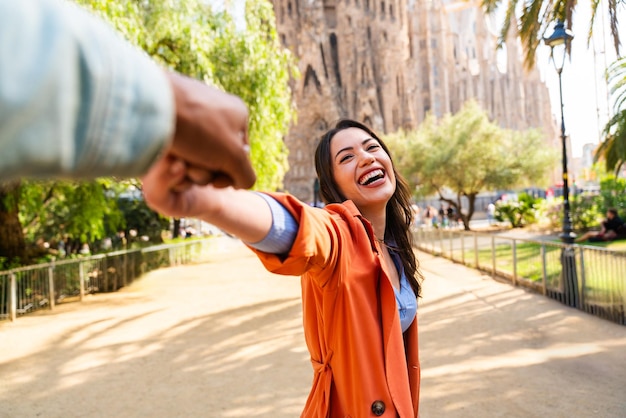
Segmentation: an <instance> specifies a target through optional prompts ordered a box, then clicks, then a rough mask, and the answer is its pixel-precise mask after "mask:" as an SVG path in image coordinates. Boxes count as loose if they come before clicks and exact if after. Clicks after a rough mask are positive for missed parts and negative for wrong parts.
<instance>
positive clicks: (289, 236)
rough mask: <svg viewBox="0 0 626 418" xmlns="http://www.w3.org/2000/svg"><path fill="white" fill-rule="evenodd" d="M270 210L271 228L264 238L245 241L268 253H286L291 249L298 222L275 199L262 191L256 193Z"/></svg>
mask: <svg viewBox="0 0 626 418" xmlns="http://www.w3.org/2000/svg"><path fill="white" fill-rule="evenodd" d="M258 194H259V196H261V197H262V198H263V199H265V201H266V202H267V204H268V205H269V206H270V210H271V211H272V228H271V229H270V231H269V232H268V233H267V235H266V236H265V238H263V239H262V240H261V241H259V242H257V243H253V244H251V243H247V244H248V245H249V246H250V247H252V248H255V249H257V250H259V251H263V252H264V253H269V254H287V253H289V250H291V246H292V245H293V242H294V240H295V239H296V234H297V233H298V227H299V225H298V223H297V222H296V220H295V218H294V217H293V215H292V214H291V213H289V211H288V210H287V209H285V207H284V206H283V205H281V204H280V203H278V202H277V201H276V199H274V198H272V197H271V196H268V195H266V194H264V193H258Z"/></svg>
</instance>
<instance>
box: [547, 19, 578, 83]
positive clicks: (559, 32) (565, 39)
mask: <svg viewBox="0 0 626 418" xmlns="http://www.w3.org/2000/svg"><path fill="white" fill-rule="evenodd" d="M572 39H574V34H573V33H572V31H570V30H569V29H565V25H564V24H563V22H562V21H561V20H559V21H557V22H556V25H554V32H552V35H550V36H549V37H547V38H543V41H544V42H545V44H546V45H548V46H549V47H550V58H552V62H553V63H554V68H556V71H557V72H558V73H559V74H560V73H561V71H562V70H563V65H564V64H565V54H566V52H567V49H568V48H569V44H570V42H571V41H572Z"/></svg>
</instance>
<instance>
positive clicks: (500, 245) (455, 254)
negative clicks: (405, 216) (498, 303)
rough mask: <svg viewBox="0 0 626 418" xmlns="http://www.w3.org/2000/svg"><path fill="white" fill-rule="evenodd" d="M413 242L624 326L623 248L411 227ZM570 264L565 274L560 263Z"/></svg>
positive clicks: (625, 264) (625, 277)
mask: <svg viewBox="0 0 626 418" xmlns="http://www.w3.org/2000/svg"><path fill="white" fill-rule="evenodd" d="M414 241H415V247H416V248H418V249H420V250H423V251H426V252H430V253H432V254H435V255H439V256H442V257H445V258H448V259H451V260H452V261H455V262H458V263H462V264H465V265H467V266H469V267H473V268H475V269H478V270H482V271H485V272H488V273H490V274H492V275H494V276H499V277H502V278H505V279H508V280H510V281H511V283H512V284H513V285H516V286H518V285H519V286H524V287H527V288H530V289H532V290H534V291H536V292H539V293H542V294H543V295H545V296H547V297H550V298H552V299H556V300H558V301H560V302H562V303H564V304H566V305H568V306H572V307H576V308H578V309H580V310H583V311H585V312H588V313H590V314H592V315H596V316H599V317H601V318H604V319H608V320H610V321H613V322H617V323H618V324H622V325H626V313H625V307H626V251H614V250H608V249H605V248H598V247H591V246H584V245H566V244H563V243H559V242H551V241H540V240H530V239H523V238H513V237H507V236H500V235H496V234H490V233H485V232H476V231H464V230H454V229H416V230H415V231H414ZM567 262H570V263H573V264H574V266H573V267H572V268H571V269H570V271H569V272H568V274H564V269H563V266H564V265H566V264H565V263H567Z"/></svg>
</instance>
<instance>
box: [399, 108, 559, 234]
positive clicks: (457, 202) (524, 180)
mask: <svg viewBox="0 0 626 418" xmlns="http://www.w3.org/2000/svg"><path fill="white" fill-rule="evenodd" d="M387 139H388V140H389V141H390V147H391V149H392V150H393V154H394V155H395V156H398V157H399V158H398V161H397V165H398V168H399V170H400V171H401V172H402V173H403V175H404V176H405V177H406V178H407V179H408V180H409V182H410V183H412V185H414V186H416V187H418V188H419V189H420V193H421V194H424V195H428V194H432V193H436V194H438V195H439V198H440V199H441V200H444V201H446V202H447V203H448V204H450V205H451V206H453V207H455V208H456V212H457V213H458V214H460V216H461V217H462V220H463V223H464V224H465V228H466V229H469V221H470V220H471V218H472V215H473V214H474V202H475V198H476V196H477V195H478V194H479V193H480V192H482V191H493V190H499V189H509V188H512V187H521V186H524V185H537V184H542V183H544V182H545V180H546V174H547V172H548V171H549V170H550V168H551V167H553V166H554V163H555V162H556V161H557V156H556V150H553V149H551V148H550V147H546V144H545V139H544V137H543V136H542V134H541V133H540V132H539V131H537V130H528V131H513V130H507V129H503V128H500V127H499V126H498V125H497V124H496V123H494V122H491V121H489V118H488V115H487V113H486V112H485V111H484V110H482V109H481V108H480V106H479V105H478V104H477V103H476V102H475V101H468V102H467V103H466V104H465V105H464V106H463V108H462V109H461V110H460V111H459V112H458V113H456V114H454V115H450V114H448V115H446V116H444V117H443V118H441V119H437V118H435V117H434V116H432V115H429V116H427V118H426V120H425V121H424V122H423V123H422V124H421V125H420V127H419V128H418V129H417V130H416V131H411V132H398V133H396V134H392V135H390V136H389V137H388V138H387ZM446 191H451V192H453V193H454V194H455V195H456V198H455V199H451V198H450V197H449V195H448V194H447V193H446ZM463 197H464V198H466V199H467V202H468V204H469V209H468V210H467V211H466V212H465V213H464V212H462V211H461V208H462V207H463V204H462V198H463Z"/></svg>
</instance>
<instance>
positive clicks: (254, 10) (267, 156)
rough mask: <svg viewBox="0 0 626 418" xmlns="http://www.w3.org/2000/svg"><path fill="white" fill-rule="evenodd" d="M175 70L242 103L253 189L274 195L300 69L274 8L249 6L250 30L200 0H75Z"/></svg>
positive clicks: (252, 2) (257, 0)
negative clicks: (246, 113)
mask: <svg viewBox="0 0 626 418" xmlns="http://www.w3.org/2000/svg"><path fill="white" fill-rule="evenodd" d="M77 2H78V3H81V4H83V5H86V6H88V7H90V8H91V9H92V10H94V11H95V12H97V13H99V14H100V15H101V16H103V17H104V18H106V19H108V20H109V21H110V22H111V23H112V24H113V25H114V26H115V27H116V28H117V29H118V30H119V31H121V32H122V33H123V34H124V35H125V36H126V37H127V38H128V39H129V40H130V41H131V42H133V43H134V44H135V45H137V46H139V47H140V48H143V49H144V50H145V51H146V52H147V53H148V54H150V55H151V56H152V57H153V58H154V59H155V60H157V61H159V62H161V63H163V65H164V66H167V67H169V68H171V69H173V70H176V71H178V72H181V73H183V74H186V75H188V76H190V77H194V78H197V79H199V80H203V81H205V82H206V83H208V84H212V85H215V86H217V87H220V88H222V89H224V90H226V91H228V92H230V93H233V94H236V95H238V96H239V97H241V98H242V99H243V100H244V102H245V103H246V104H247V105H248V108H249V110H250V126H249V137H250V144H251V159H252V163H253V166H254V168H255V170H256V172H257V179H258V180H257V183H256V185H255V188H257V189H263V190H275V189H277V188H280V187H281V186H282V179H283V177H284V175H285V173H286V171H287V148H286V147H285V144H284V141H283V138H284V136H285V135H286V133H287V131H288V129H289V125H290V123H291V121H292V120H293V119H294V117H295V109H294V106H293V101H292V95H291V89H290V88H289V79H290V77H292V76H294V77H295V76H297V67H296V65H295V61H294V58H293V57H292V55H291V54H290V52H289V50H288V49H286V48H284V47H282V45H281V44H280V42H279V40H278V35H277V33H276V28H275V25H274V22H275V18H274V12H273V8H272V5H271V4H270V3H269V2H268V1H267V0H248V1H246V14H245V19H246V27H245V29H242V30H239V29H238V28H237V27H236V25H235V22H234V21H233V19H232V17H231V16H230V15H229V14H228V13H223V12H222V13H219V12H215V11H213V10H212V8H211V6H210V5H209V4H208V3H207V2H204V1H201V0H177V1H171V0H151V1H150V2H143V1H142V2H138V1H133V0H77Z"/></svg>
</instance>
